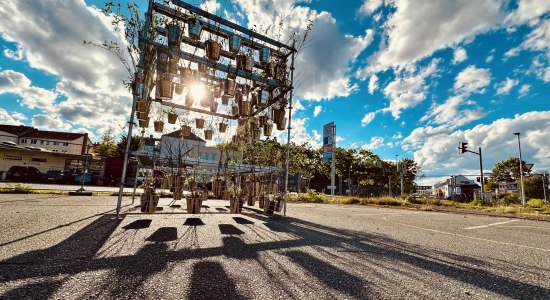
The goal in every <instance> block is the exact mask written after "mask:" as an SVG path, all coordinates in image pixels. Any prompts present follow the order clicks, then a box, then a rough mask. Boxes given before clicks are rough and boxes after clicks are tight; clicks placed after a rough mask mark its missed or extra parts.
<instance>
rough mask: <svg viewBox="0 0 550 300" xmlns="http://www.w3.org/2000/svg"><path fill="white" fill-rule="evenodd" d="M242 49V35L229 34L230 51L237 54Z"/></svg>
mask: <svg viewBox="0 0 550 300" xmlns="http://www.w3.org/2000/svg"><path fill="white" fill-rule="evenodd" d="M240 51H241V37H240V36H238V35H236V34H232V35H230V36H229V52H231V53H233V54H237V53H239V52H240Z"/></svg>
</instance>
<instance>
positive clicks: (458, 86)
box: [454, 66, 491, 95]
mask: <svg viewBox="0 0 550 300" xmlns="http://www.w3.org/2000/svg"><path fill="white" fill-rule="evenodd" d="M490 83H491V72H490V71H489V69H478V68H476V67H475V66H468V67H467V68H466V69H464V70H462V72H460V73H459V74H458V75H457V76H456V78H455V83H454V89H455V92H457V93H464V94H467V95H469V94H472V93H480V94H483V93H485V87H486V86H488V85H489V84H490Z"/></svg>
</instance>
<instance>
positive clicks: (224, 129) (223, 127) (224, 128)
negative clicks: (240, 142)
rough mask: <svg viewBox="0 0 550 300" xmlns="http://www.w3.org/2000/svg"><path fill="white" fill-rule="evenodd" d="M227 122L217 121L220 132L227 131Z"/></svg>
mask: <svg viewBox="0 0 550 300" xmlns="http://www.w3.org/2000/svg"><path fill="white" fill-rule="evenodd" d="M227 126H228V125H227V123H223V122H221V123H219V124H218V131H219V132H221V133H225V132H226V131H227Z"/></svg>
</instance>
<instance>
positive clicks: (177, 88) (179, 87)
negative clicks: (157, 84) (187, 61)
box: [174, 82, 183, 95]
mask: <svg viewBox="0 0 550 300" xmlns="http://www.w3.org/2000/svg"><path fill="white" fill-rule="evenodd" d="M174 92H175V93H176V94H178V95H181V94H182V93H183V84H181V83H179V82H178V83H176V84H175V85H174Z"/></svg>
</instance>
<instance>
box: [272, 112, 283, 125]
mask: <svg viewBox="0 0 550 300" xmlns="http://www.w3.org/2000/svg"><path fill="white" fill-rule="evenodd" d="M285 113H286V112H285V110H284V109H274V110H273V122H275V123H278V122H282V120H283V119H284V118H285Z"/></svg>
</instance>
